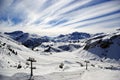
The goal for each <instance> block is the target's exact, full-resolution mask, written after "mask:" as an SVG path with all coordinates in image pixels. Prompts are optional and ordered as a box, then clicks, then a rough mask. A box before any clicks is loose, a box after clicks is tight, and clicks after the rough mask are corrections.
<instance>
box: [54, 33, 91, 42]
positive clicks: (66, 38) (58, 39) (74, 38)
mask: <svg viewBox="0 0 120 80" xmlns="http://www.w3.org/2000/svg"><path fill="white" fill-rule="evenodd" d="M90 36H91V35H90V34H88V33H83V32H73V33H71V34H66V35H62V34H61V35H59V36H57V37H55V38H54V39H53V41H55V42H67V41H78V40H80V39H86V38H90Z"/></svg>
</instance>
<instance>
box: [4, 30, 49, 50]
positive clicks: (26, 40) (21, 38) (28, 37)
mask: <svg viewBox="0 0 120 80" xmlns="http://www.w3.org/2000/svg"><path fill="white" fill-rule="evenodd" d="M5 34H7V35H9V36H10V37H11V38H12V39H14V40H16V41H18V42H21V43H22V44H23V45H25V46H26V47H29V48H34V47H36V46H38V45H40V44H41V43H42V42H48V41H49V40H50V39H49V37H47V36H43V37H42V36H39V35H36V34H29V33H24V32H22V31H14V32H11V33H7V32H5Z"/></svg>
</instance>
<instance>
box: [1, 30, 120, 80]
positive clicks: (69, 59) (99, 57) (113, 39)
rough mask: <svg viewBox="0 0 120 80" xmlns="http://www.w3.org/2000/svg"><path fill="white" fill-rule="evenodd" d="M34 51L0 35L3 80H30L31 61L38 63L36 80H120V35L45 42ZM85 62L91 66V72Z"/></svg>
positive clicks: (113, 34) (112, 34) (119, 33)
mask: <svg viewBox="0 0 120 80" xmlns="http://www.w3.org/2000/svg"><path fill="white" fill-rule="evenodd" d="M19 33H21V32H19ZM12 35H13V34H12ZM14 36H15V35H14ZM34 49H35V50H31V49H29V48H27V47H25V46H24V45H22V44H21V43H20V42H17V41H16V40H13V39H11V38H10V37H9V36H8V35H6V34H3V33H0V80H27V79H29V73H30V69H29V68H30V63H29V62H27V61H26V60H27V59H28V58H29V57H33V58H34V59H36V61H37V62H35V63H34V64H33V66H35V67H36V69H35V70H34V79H35V80H68V79H69V80H81V79H82V80H89V79H91V80H101V76H104V77H102V79H105V80H119V79H120V77H119V73H120V65H119V64H120V63H119V59H120V55H119V52H120V32H115V33H110V34H105V35H103V34H100V35H95V36H93V37H90V38H87V39H82V40H79V41H78V42H72V41H71V42H69V41H68V42H67V43H66V42H44V43H42V44H41V45H39V46H37V47H35V48H34ZM37 49H38V51H37ZM58 50H59V51H58ZM51 53H52V54H51ZM44 54H45V55H44ZM85 61H88V62H89V63H88V70H86V63H85ZM61 64H63V68H60V65H61ZM98 74H100V75H98ZM111 75H113V76H111ZM96 76H97V77H99V78H100V79H99V78H98V79H97V78H96Z"/></svg>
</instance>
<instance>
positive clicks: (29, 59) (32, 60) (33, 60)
mask: <svg viewBox="0 0 120 80" xmlns="http://www.w3.org/2000/svg"><path fill="white" fill-rule="evenodd" d="M27 61H30V63H31V67H30V69H31V73H30V79H29V80H34V79H32V77H33V69H36V67H33V62H36V60H35V59H34V58H31V57H29V58H28V59H27Z"/></svg>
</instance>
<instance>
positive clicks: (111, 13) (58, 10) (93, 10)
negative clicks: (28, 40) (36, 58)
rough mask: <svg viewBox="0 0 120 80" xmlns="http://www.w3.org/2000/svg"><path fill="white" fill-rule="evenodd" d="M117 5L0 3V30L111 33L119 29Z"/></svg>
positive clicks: (98, 0)
mask: <svg viewBox="0 0 120 80" xmlns="http://www.w3.org/2000/svg"><path fill="white" fill-rule="evenodd" d="M119 4H120V0H0V31H14V30H23V31H27V32H33V33H39V34H42V35H45V34H46V35H48V34H49V35H56V34H61V33H70V32H73V31H82V32H100V31H105V32H106V31H112V30H113V29H116V28H119V27H120V5H119ZM95 29H96V30H95Z"/></svg>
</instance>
